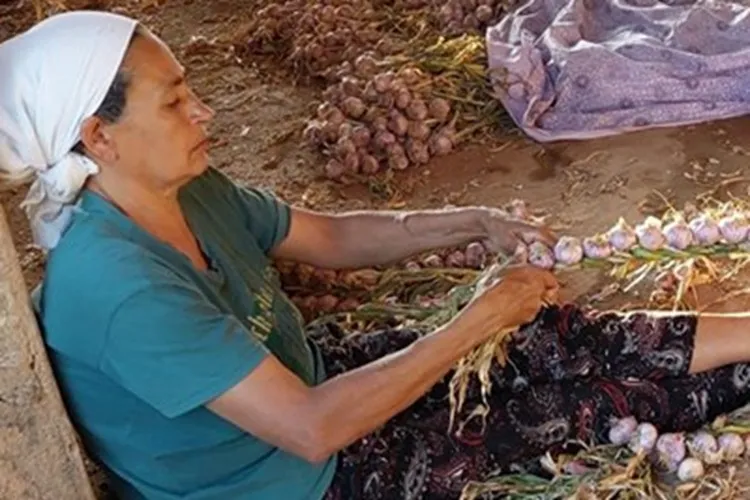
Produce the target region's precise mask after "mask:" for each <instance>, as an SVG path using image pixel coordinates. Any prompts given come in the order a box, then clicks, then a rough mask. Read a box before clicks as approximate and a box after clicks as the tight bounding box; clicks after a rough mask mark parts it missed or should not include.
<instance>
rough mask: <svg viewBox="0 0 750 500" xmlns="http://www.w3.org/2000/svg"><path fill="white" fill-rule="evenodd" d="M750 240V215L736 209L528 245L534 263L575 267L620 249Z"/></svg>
mask: <svg viewBox="0 0 750 500" xmlns="http://www.w3.org/2000/svg"><path fill="white" fill-rule="evenodd" d="M747 243H750V218H749V217H748V215H747V214H744V213H741V212H733V213H728V214H725V215H724V216H722V217H720V218H715V217H713V216H712V215H709V214H697V215H696V216H694V217H693V218H691V219H690V220H688V221H686V220H684V219H682V218H675V219H673V220H671V221H669V222H667V223H666V224H665V223H664V222H663V221H662V220H660V219H657V218H655V217H648V218H646V219H645V220H644V221H643V222H642V223H641V224H639V225H637V226H635V227H632V226H631V225H630V224H628V223H627V222H626V221H625V220H624V219H623V218H620V220H619V221H618V222H617V223H616V224H615V225H614V226H613V227H612V228H610V229H609V230H608V231H606V232H604V233H600V234H597V235H594V236H590V237H587V238H583V239H580V238H576V237H573V236H562V237H560V238H559V240H558V242H557V244H556V245H555V247H554V248H549V247H547V246H546V245H544V244H542V243H537V242H535V243H532V244H531V245H529V247H528V249H527V250H528V251H527V252H526V253H527V254H528V261H529V263H530V264H532V265H534V266H537V267H541V268H545V269H551V268H553V267H556V266H559V267H567V266H574V265H576V264H578V263H580V262H581V261H582V260H583V259H585V258H587V259H607V258H609V257H611V256H612V255H613V254H615V253H616V252H629V251H632V250H635V249H636V248H638V249H642V250H648V251H658V250H662V249H672V250H689V249H690V248H691V247H709V246H712V245H718V244H725V245H743V244H747Z"/></svg>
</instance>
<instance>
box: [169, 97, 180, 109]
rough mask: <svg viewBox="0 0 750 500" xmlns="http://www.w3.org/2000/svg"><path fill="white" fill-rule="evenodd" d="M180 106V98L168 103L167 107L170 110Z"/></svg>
mask: <svg viewBox="0 0 750 500" xmlns="http://www.w3.org/2000/svg"><path fill="white" fill-rule="evenodd" d="M178 104H180V99H179V98H177V99H175V100H173V101H169V102H168V103H167V107H168V108H176V107H177V105H178Z"/></svg>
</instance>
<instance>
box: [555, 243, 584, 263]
mask: <svg viewBox="0 0 750 500" xmlns="http://www.w3.org/2000/svg"><path fill="white" fill-rule="evenodd" d="M555 259H556V260H557V261H558V262H560V263H561V264H563V265H566V266H571V265H573V264H578V263H579V262H581V260H582V259H583V245H582V244H581V240H579V239H578V238H574V237H572V236H562V237H560V239H559V240H557V243H556V244H555Z"/></svg>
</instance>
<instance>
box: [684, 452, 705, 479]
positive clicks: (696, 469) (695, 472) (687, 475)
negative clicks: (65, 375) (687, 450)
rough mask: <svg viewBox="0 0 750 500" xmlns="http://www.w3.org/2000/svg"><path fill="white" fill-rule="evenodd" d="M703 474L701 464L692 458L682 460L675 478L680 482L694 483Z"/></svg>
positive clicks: (703, 470)
mask: <svg viewBox="0 0 750 500" xmlns="http://www.w3.org/2000/svg"><path fill="white" fill-rule="evenodd" d="M703 474H705V469H704V468H703V462H701V461H700V460H698V459H697V458H693V457H689V458H686V459H685V460H683V461H682V462H681V463H680V466H679V467H678V469H677V477H678V478H679V479H680V481H696V480H698V479H700V478H701V477H703Z"/></svg>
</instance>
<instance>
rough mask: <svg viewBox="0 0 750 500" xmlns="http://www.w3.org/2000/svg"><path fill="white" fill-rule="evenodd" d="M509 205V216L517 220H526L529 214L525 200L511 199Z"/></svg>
mask: <svg viewBox="0 0 750 500" xmlns="http://www.w3.org/2000/svg"><path fill="white" fill-rule="evenodd" d="M508 205H509V212H510V215H511V217H513V218H514V219H518V220H528V219H529V217H530V216H531V214H530V213H529V209H528V207H527V206H526V202H525V201H523V200H518V199H516V200H511V202H510V203H509V204H508Z"/></svg>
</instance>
